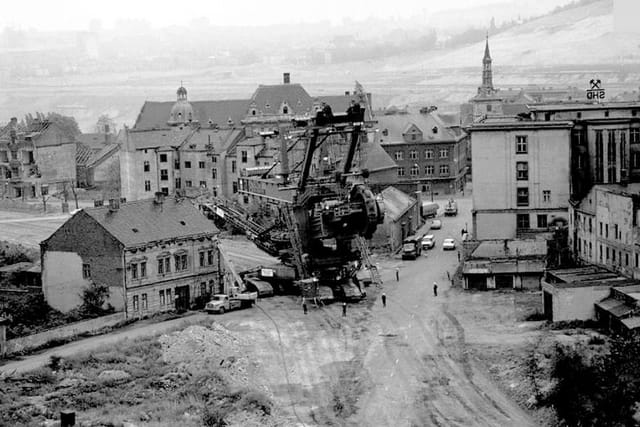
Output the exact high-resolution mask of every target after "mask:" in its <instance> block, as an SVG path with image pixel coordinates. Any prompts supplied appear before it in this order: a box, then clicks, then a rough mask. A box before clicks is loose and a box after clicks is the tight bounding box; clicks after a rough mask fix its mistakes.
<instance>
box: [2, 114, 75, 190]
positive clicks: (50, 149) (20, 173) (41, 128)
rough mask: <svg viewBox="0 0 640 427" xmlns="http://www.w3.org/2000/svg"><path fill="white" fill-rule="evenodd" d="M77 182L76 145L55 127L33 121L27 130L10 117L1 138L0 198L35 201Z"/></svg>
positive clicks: (45, 122) (44, 122) (54, 125)
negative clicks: (33, 199)
mask: <svg viewBox="0 0 640 427" xmlns="http://www.w3.org/2000/svg"><path fill="white" fill-rule="evenodd" d="M75 180H76V143H75V141H73V139H71V138H69V137H67V136H66V135H65V133H64V132H63V131H62V130H61V129H60V128H59V127H58V126H57V125H56V124H55V123H51V122H48V121H40V120H35V121H33V122H32V123H30V124H29V128H28V129H26V130H20V129H18V123H17V119H15V118H12V119H11V122H10V123H9V125H8V126H7V132H5V133H4V134H3V135H2V136H1V137H0V197H15V198H18V197H20V198H34V197H40V196H42V195H47V194H53V193H55V192H58V191H62V190H63V189H64V188H65V187H66V188H69V186H70V185H72V184H73V183H74V182H75Z"/></svg>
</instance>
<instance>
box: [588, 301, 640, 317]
mask: <svg viewBox="0 0 640 427" xmlns="http://www.w3.org/2000/svg"><path fill="white" fill-rule="evenodd" d="M596 307H599V308H601V309H603V310H604V311H606V312H608V313H609V314H611V315H613V316H615V317H617V318H620V317H622V316H626V315H628V314H630V313H632V312H633V310H634V308H635V307H632V306H630V305H628V304H627V303H625V302H624V301H622V300H619V299H616V298H611V297H609V298H605V299H603V300H602V301H599V302H597V303H596Z"/></svg>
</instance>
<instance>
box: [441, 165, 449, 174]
mask: <svg viewBox="0 0 640 427" xmlns="http://www.w3.org/2000/svg"><path fill="white" fill-rule="evenodd" d="M440 175H449V165H440Z"/></svg>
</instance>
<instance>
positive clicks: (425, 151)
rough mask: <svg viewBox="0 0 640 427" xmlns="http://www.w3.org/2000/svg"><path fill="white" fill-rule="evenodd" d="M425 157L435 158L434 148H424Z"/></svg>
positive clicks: (428, 158)
mask: <svg viewBox="0 0 640 427" xmlns="http://www.w3.org/2000/svg"><path fill="white" fill-rule="evenodd" d="M424 158H425V159H427V160H430V159H433V150H424Z"/></svg>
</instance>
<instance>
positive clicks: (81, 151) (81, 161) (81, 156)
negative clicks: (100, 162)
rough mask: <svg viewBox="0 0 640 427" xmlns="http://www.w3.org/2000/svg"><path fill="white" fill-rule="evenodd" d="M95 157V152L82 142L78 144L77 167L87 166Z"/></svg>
mask: <svg viewBox="0 0 640 427" xmlns="http://www.w3.org/2000/svg"><path fill="white" fill-rule="evenodd" d="M91 156H93V150H92V149H91V148H90V147H87V146H86V145H84V144H83V143H81V142H78V143H76V165H86V164H87V163H88V162H89V159H90V158H91Z"/></svg>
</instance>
